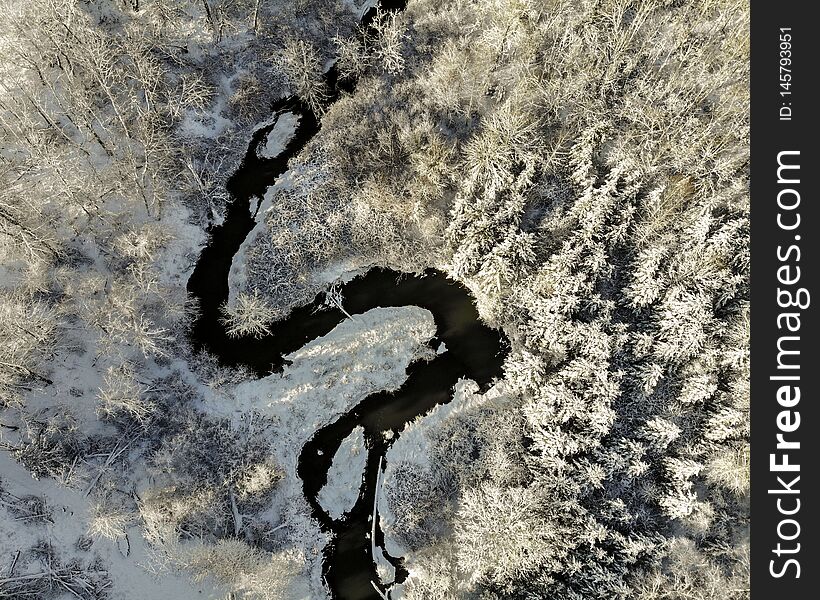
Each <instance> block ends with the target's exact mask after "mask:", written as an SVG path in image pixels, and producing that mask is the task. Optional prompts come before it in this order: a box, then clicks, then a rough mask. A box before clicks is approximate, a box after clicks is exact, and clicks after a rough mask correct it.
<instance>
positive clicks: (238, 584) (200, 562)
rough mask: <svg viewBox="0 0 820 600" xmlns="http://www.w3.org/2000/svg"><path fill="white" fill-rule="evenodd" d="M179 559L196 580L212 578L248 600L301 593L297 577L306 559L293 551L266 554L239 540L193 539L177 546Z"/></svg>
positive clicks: (277, 598) (284, 598) (277, 599)
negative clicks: (213, 541)
mask: <svg viewBox="0 0 820 600" xmlns="http://www.w3.org/2000/svg"><path fill="white" fill-rule="evenodd" d="M175 560H176V562H177V563H178V564H180V565H181V566H184V567H185V568H186V569H188V570H190V571H191V572H192V573H193V578H194V580H196V581H203V580H206V579H209V578H213V579H214V580H216V581H217V582H219V583H221V584H225V585H228V586H229V587H231V588H233V589H234V590H236V592H237V593H238V594H239V597H240V598H245V599H247V600H288V599H289V598H293V597H294V595H293V594H295V593H298V592H297V591H296V589H295V588H294V586H295V585H297V584H296V582H295V581H294V579H295V578H296V577H297V576H298V575H299V574H300V573H301V571H302V569H303V565H304V558H303V557H301V556H300V555H299V554H298V553H296V552H292V551H281V552H275V553H272V554H271V553H267V552H263V551H261V550H258V549H257V548H254V547H252V546H249V545H248V544H246V543H245V542H243V541H241V540H237V539H228V540H219V541H218V542H216V543H215V544H207V543H202V542H192V543H189V544H184V545H182V546H180V547H179V548H178V553H177V556H176V559H175Z"/></svg>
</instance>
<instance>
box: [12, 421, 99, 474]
mask: <svg viewBox="0 0 820 600" xmlns="http://www.w3.org/2000/svg"><path fill="white" fill-rule="evenodd" d="M94 445H95V443H94V441H93V440H92V439H91V438H89V437H88V436H87V435H85V433H83V432H82V431H81V430H80V428H79V423H78V422H77V420H76V419H75V418H74V417H73V416H72V415H71V414H70V413H69V412H68V411H66V410H65V409H63V410H60V412H58V413H57V414H54V415H51V416H46V415H41V416H40V417H36V416H35V417H31V418H29V417H26V420H25V429H24V431H23V436H22V440H21V442H20V446H19V447H18V448H17V449H16V450H15V451H14V454H15V456H16V457H17V460H19V461H20V462H21V463H23V465H24V466H25V467H26V468H27V469H28V470H29V471H31V474H32V476H34V477H53V478H59V477H62V476H63V475H65V474H66V473H67V472H68V471H69V470H70V469H71V467H72V465H73V464H74V462H75V461H76V460H77V459H78V458H80V457H81V456H83V455H84V454H88V453H91V452H92V451H93V449H94Z"/></svg>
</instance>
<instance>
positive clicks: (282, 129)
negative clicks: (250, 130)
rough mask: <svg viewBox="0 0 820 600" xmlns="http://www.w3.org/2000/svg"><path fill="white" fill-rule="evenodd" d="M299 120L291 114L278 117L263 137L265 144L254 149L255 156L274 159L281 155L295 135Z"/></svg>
mask: <svg viewBox="0 0 820 600" xmlns="http://www.w3.org/2000/svg"><path fill="white" fill-rule="evenodd" d="M299 119H300V115H297V114H295V113H292V112H284V113H282V114H281V115H279V117H278V118H277V119H276V124H275V125H274V126H273V129H271V130H270V131H269V132H268V134H267V136H265V143H264V144H260V145H259V146H258V147H257V148H256V153H257V155H259V156H260V157H261V158H276V157H277V156H279V155H280V154H282V152H284V151H285V148H287V146H288V143H290V141H291V140H292V139H293V136H294V135H295V134H296V129H297V128H298V127H299Z"/></svg>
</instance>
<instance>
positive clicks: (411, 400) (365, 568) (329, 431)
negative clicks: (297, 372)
mask: <svg viewBox="0 0 820 600" xmlns="http://www.w3.org/2000/svg"><path fill="white" fill-rule="evenodd" d="M404 4H405V2H404V0H388V1H382V2H381V3H380V6H382V8H387V9H398V10H400V9H402V8H404ZM374 17H375V9H373V8H371V9H370V10H368V11H367V12H366V13H365V14H364V15H363V17H362V27H363V28H370V27H371V24H372V22H373V20H374ZM326 79H327V83H328V85H329V87H330V90H331V93H330V98H331V99H334V98H335V97H336V96H338V94H339V92H340V91H345V92H351V91H352V90H353V88H354V87H355V82H351V81H346V82H340V81H339V78H338V73H337V71H336V69H335V67H333V68H331V70H330V71H329V72H328V74H327V76H326ZM272 110H273V113H274V114H275V115H280V114H282V113H285V112H290V113H294V114H297V115H298V116H299V123H298V126H297V129H296V131H295V134H294V136H293V137H292V138H291V139H290V141H289V142H288V144H287V146H286V148H285V149H284V151H283V152H281V153H280V154H279V155H277V156H276V157H274V158H265V157H261V156H259V155H258V154H257V152H256V150H257V146H258V145H259V144H260V143H261V142H263V140H264V139H265V137H266V135H267V134H268V132H269V131H270V130H271V129H273V127H274V125H268V126H266V127H264V128H261V129H259V130H257V131H256V132H255V133H254V135H253V137H252V139H251V143H250V145H249V148H248V150H247V152H246V154H245V157H244V160H243V161H242V164H241V165H240V167H239V168H238V169H237V171H236V172H235V173H234V175H233V176H232V177H231V179H230V180H229V182H228V191H229V192H230V193H231V195H232V197H233V200H232V202H231V203H230V204H229V205H228V207H227V211H226V215H225V220H224V221H223V222H222V223H221V224H220V225H215V226H213V227H211V229H210V231H209V234H210V235H209V239H208V244H207V245H206V247H205V248H204V249H203V251H202V253H201V254H200V257H199V260H198V261H197V264H196V266H195V268H194V271H193V273H192V274H191V277H190V278H189V280H188V292H189V293H190V294H191V296H193V297H194V298H196V299H197V301H198V305H199V312H198V314H197V316H196V318H195V320H194V323H193V326H192V328H191V332H190V339H191V344H192V346H193V348H194V349H195V350H197V351H207V352H208V353H210V354H211V355H213V356H214V357H216V358H217V359H218V360H219V361H220V363H222V364H224V365H226V366H240V365H242V366H244V367H246V368H248V369H249V370H250V371H251V372H252V373H254V374H255V375H256V376H257V377H263V376H265V375H268V374H270V373H272V372H275V371H279V370H281V368H282V367H283V365H284V358H283V357H284V356H285V355H287V354H288V353H290V352H293V351H294V350H298V349H299V348H301V347H302V346H304V345H305V344H306V343H307V342H309V341H311V340H313V339H315V338H317V337H320V336H322V335H325V334H326V333H328V332H330V330H332V329H333V328H334V327H335V326H336V325H338V324H339V323H340V322H341V321H342V320H344V319H345V318H347V317H346V315H345V314H344V312H342V310H340V309H339V308H338V307H332V308H331V307H328V306H327V304H326V303H325V302H324V295H323V294H319V295H318V296H317V297H316V298H315V299H314V300H313V301H312V302H310V303H309V304H307V305H305V306H301V307H297V308H295V309H293V310H292V311H291V312H290V314H289V315H288V317H287V318H286V319H283V320H281V321H278V322H275V323H272V324H271V325H270V326H269V333H268V334H267V335H265V336H263V337H261V338H253V337H239V338H236V337H231V336H229V335H228V334H227V331H226V329H225V326H224V324H223V323H222V322H221V320H220V317H221V313H220V307H221V306H222V305H223V304H224V303H225V302H226V301H227V299H228V276H229V273H230V268H231V263H232V261H233V258H234V255H235V254H236V253H237V251H238V250H239V248H240V247H241V245H242V242H243V241H244V240H245V238H246V237H247V236H248V234H249V233H250V232H251V230H252V229H253V227H254V225H255V224H256V221H255V215H253V214H252V213H251V211H250V206H251V199H252V198H253V197H261V196H262V195H263V194H264V192H265V190H266V189H267V188H268V187H269V186H270V185H272V184H273V183H274V182H275V180H276V178H277V177H278V176H279V175H281V174H283V173H284V172H285V171H286V170H287V166H288V160H289V159H290V158H291V157H293V156H295V155H296V154H297V153H298V152H299V151H300V150H301V149H302V148H303V147H304V146H305V144H306V143H307V142H308V141H309V140H310V139H311V138H312V137H313V136H314V135H315V134H316V133H317V132H318V131H319V128H320V126H321V123H320V122H319V120H318V119H317V118H316V116H315V115H314V114H313V113H312V112H311V111H310V109H309V108H308V107H307V106H306V105H305V104H304V103H302V102H301V101H299V100H298V99H295V98H283V99H282V100H279V101H277V102H276V103H275V104H274V106H273V107H272ZM340 291H341V294H342V297H343V307H344V309H345V311H347V312H348V313H350V314H352V315H355V314H357V313H362V312H365V311H367V310H370V309H372V308H376V307H395V306H419V307H421V308H425V309H427V310H429V311H430V312H431V313H432V315H433V318H434V320H435V324H436V337H435V338H434V340H433V343H434V344H436V343H437V342H444V343H445V345H446V348H447V351H446V352H444V353H442V354H438V355H436V357H435V358H434V359H433V360H431V361H429V362H425V361H423V360H420V361H416V362H414V363H412V364H411V365H410V366H409V367H408V368H407V380H406V381H405V383H404V384H403V385H402V386H401V387H400V388H399V389H398V390H396V391H394V392H377V393H375V394H371V395H370V396H367V397H366V398H364V399H362V400H361V401H360V402H359V403H358V404H357V405H356V406H354V407H353V409H351V410H350V411H348V412H347V413H345V414H343V415H342V416H341V417H339V418H338V419H336V420H335V421H334V422H332V423H330V424H328V425H326V426H324V427H322V428H320V429H319V430H318V431H316V432H315V433H314V435H313V436H312V437H311V439H310V440H309V441H308V442H307V443H306V444H305V446H304V447H303V448H302V450H301V453H300V455H299V460H298V465H297V474H298V476H299V477H300V478H301V479H302V486H303V490H304V494H305V498H306V500H307V502H308V504H309V505H310V508H311V513H312V516H313V518H315V519H316V520H317V522H318V523H319V524H320V526H321V528H322V530H323V531H325V532H328V533H329V534H331V543H330V544H329V545H328V547H327V548H325V551H324V562H323V572H324V576H325V581H326V582H327V585H328V587H329V589H330V592H331V594H332V595H333V597H334V598H337V599H340V600H364V599H367V600H369V599H373V600H377V599H379V598H383V597H384V594H385V592H386V590H385V588H384V586H383V585H381V584H380V583H379V579H378V577H377V575H376V567H375V564H374V561H373V554H372V551H373V549H374V548H375V551H377V552H382V553H383V554H384V557H385V559H387V560H388V561H390V563H391V564H392V565H393V566H394V567H395V568H396V578H395V581H396V582H401V581H402V580H403V579H404V578H405V577H406V575H407V574H406V572H405V571H404V570H403V568H402V561H401V560H400V559H396V558H393V557H389V556H387V555H386V553H384V551H383V549H382V548H383V545H384V539H383V534H382V532H381V530H380V528H379V527H378V522H377V523H375V524H374V523H372V522H371V516H372V515H373V506H374V499H375V497H376V493H377V489H376V487H377V485H376V484H377V481H378V478H379V473H378V471H379V465H380V462H381V459H382V458H383V457H384V455H385V453H386V452H387V450H388V448H389V446H390V444H392V443H393V442H394V441H395V439H396V438H397V436H398V434H399V433H400V432H401V430H402V429H403V428H404V426H405V424H407V423H408V422H410V421H412V420H413V419H415V418H416V417H417V416H419V415H423V414H425V413H426V412H428V411H429V410H430V409H432V408H433V407H434V406H436V405H438V404H443V403H446V402H449V401H450V400H451V399H452V390H453V386H454V385H455V383H456V382H457V381H458V380H459V379H460V378H462V377H467V378H470V379H473V380H475V381H476V382H477V383H478V384H479V386H480V387H481V388H482V389H486V388H487V387H488V386H489V384H490V383H491V381H492V380H493V379H494V378H496V377H499V376H500V375H501V374H502V363H503V359H504V355H505V354H506V349H507V342H506V339H505V338H504V336H503V334H502V333H501V332H500V331H497V330H493V329H491V328H489V327H487V326H486V325H484V324H483V323H482V322H481V320H480V319H479V316H478V313H477V311H476V308H475V304H474V299H473V297H472V296H471V294H470V292H469V290H468V289H467V288H465V287H464V286H463V285H461V284H459V283H457V282H455V281H453V280H451V279H449V278H448V277H447V276H446V275H444V274H443V273H441V272H439V271H435V270H433V269H428V270H427V271H425V272H424V273H423V274H421V275H410V274H407V273H399V272H397V271H393V270H390V269H384V268H373V269H371V270H370V271H369V272H367V273H366V274H364V275H362V276H359V277H356V278H355V279H353V280H352V281H349V282H348V283H346V284H344V285H343V286H342V287H341V289H340ZM359 425H361V426H362V428H363V429H364V431H365V439H366V443H367V451H368V455H367V461H366V466H365V473H364V476H363V484H362V487H361V490H360V494H359V498H358V500H357V501H356V504H355V505H354V507H353V508H352V509H351V510H350V511H349V512H348V513H347V514H346V515H345V516H343V517H342V518H341V519H337V520H334V519H331V518H330V517H329V516H328V515H327V513H325V512H324V510H323V509H322V508H321V506H320V505H319V503H318V501H317V495H318V493H319V491H320V489H321V488H322V487H323V485H324V484H325V483H326V481H327V472H328V469H329V468H330V465H331V462H332V460H333V456H334V455H335V453H336V450H337V449H338V448H339V445H340V444H341V442H342V440H344V438H345V437H347V436H348V435H349V434H350V433H351V432H352V431H353V429H355V428H356V427H357V426H359ZM384 432H392V433H393V435H392V436H389V437H390V439H388V437H386V436H385V435H383V434H384ZM376 519H377V520H378V517H377V516H376ZM373 535H375V540H373V541H371V539H370V538H371V537H372V536H373ZM372 543H373V544H374V545H371V544H372Z"/></svg>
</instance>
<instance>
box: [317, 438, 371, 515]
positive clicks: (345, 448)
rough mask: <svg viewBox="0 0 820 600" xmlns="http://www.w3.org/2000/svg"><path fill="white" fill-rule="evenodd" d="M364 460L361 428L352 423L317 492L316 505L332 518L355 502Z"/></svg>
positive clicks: (360, 482)
mask: <svg viewBox="0 0 820 600" xmlns="http://www.w3.org/2000/svg"><path fill="white" fill-rule="evenodd" d="M366 463H367V448H366V447H365V442H364V429H362V427H356V428H355V429H354V430H353V431H352V432H351V433H350V435H348V436H347V437H346V438H345V439H344V441H342V443H341V444H340V445H339V449H338V450H337V451H336V454H335V455H334V456H333V463H332V464H331V466H330V469H329V470H328V472H327V483H326V484H325V485H324V487H323V488H322V489H321V490H319V495H318V496H317V500H318V501H319V505H320V506H321V507H322V508H323V509H324V510H325V512H326V513H327V514H328V515H330V517H331V518H332V519H339V518H340V517H341V516H342V515H344V514H345V513H347V512H350V510H351V509H352V508H353V506H354V505H355V504H356V500H357V499H358V497H359V490H360V489H361V487H362V476H363V474H364V468H365V464H366Z"/></svg>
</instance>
